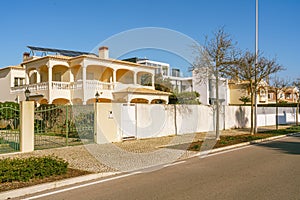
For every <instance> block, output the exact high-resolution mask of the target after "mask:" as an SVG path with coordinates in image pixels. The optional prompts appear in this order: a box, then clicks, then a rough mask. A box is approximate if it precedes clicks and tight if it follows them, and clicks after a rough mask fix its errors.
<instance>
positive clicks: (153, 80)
mask: <svg viewBox="0 0 300 200" xmlns="http://www.w3.org/2000/svg"><path fill="white" fill-rule="evenodd" d="M154 82H155V78H154V74H152V87H153V88H154V89H155V85H154Z"/></svg>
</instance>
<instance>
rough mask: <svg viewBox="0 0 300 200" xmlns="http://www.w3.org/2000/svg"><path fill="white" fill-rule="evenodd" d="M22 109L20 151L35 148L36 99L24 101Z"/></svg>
mask: <svg viewBox="0 0 300 200" xmlns="http://www.w3.org/2000/svg"><path fill="white" fill-rule="evenodd" d="M20 108H21V110H20V121H21V122H20V151H21V152H31V151H33V150H34V101H22V102H21V107H20Z"/></svg>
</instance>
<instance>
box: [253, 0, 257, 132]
mask: <svg viewBox="0 0 300 200" xmlns="http://www.w3.org/2000/svg"><path fill="white" fill-rule="evenodd" d="M257 63H258V0H256V1H255V84H254V87H255V88H254V95H255V96H254V101H255V102H254V105H255V106H254V107H255V108H254V133H257V86H258V83H257Z"/></svg>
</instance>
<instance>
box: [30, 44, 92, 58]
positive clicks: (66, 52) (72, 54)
mask: <svg viewBox="0 0 300 200" xmlns="http://www.w3.org/2000/svg"><path fill="white" fill-rule="evenodd" d="M27 47H28V48H29V49H30V50H31V51H41V52H51V53H58V54H60V55H63V56H70V57H76V56H80V55H96V54H94V53H89V52H82V51H71V50H63V49H53V48H44V47H34V46H27Z"/></svg>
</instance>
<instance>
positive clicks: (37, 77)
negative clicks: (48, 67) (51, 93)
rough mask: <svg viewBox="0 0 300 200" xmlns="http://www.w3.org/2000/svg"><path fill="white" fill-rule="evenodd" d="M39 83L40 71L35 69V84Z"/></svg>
mask: <svg viewBox="0 0 300 200" xmlns="http://www.w3.org/2000/svg"><path fill="white" fill-rule="evenodd" d="M40 82H41V74H40V70H39V69H37V70H36V83H40Z"/></svg>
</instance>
